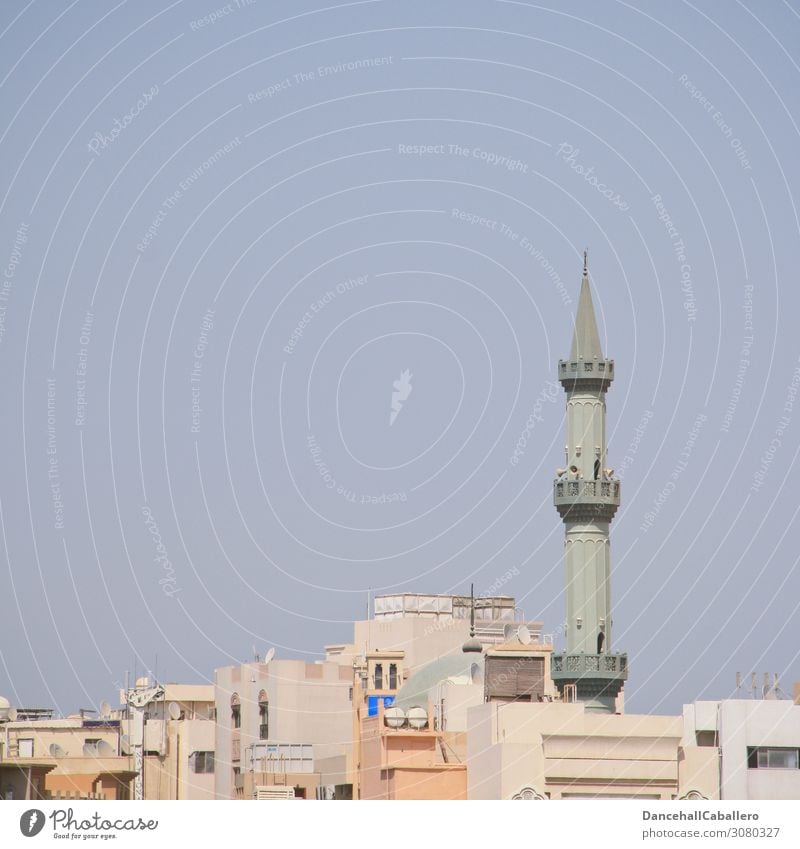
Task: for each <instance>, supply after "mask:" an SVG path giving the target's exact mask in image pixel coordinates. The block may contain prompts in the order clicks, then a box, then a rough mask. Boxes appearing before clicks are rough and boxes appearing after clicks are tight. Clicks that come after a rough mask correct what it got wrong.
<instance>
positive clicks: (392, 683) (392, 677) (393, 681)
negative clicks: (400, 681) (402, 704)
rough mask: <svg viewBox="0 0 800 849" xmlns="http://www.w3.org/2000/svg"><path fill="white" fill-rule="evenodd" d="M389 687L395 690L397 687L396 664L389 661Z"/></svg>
mask: <svg viewBox="0 0 800 849" xmlns="http://www.w3.org/2000/svg"><path fill="white" fill-rule="evenodd" d="M389 689H390V690H396V689H397V664H396V663H390V664H389Z"/></svg>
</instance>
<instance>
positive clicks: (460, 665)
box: [394, 650, 483, 710]
mask: <svg viewBox="0 0 800 849" xmlns="http://www.w3.org/2000/svg"><path fill="white" fill-rule="evenodd" d="M473 667H475V668H473ZM482 674H483V659H482V657H479V656H478V655H477V654H465V653H464V652H462V651H461V650H459V651H457V652H453V653H452V654H446V655H443V656H442V657H439V658H437V659H436V660H434V661H431V662H430V663H428V664H426V665H425V666H423V667H422V668H421V669H419V670H418V671H417V672H415V673H414V674H413V675H412V676H411V677H410V678H409V679H408V681H406V683H405V684H403V686H402V687H401V688H400V689H399V690H398V691H397V698H396V699H395V700H394V704H395V705H397V706H398V707H401V708H403V710H407V709H408V708H410V707H415V706H419V707H426V706H427V704H428V693H429V692H430V691H431V690H432V689H433V688H434V687H435V686H436V685H437V684H439V683H440V682H442V681H447V680H448V678H466V679H467V680H466V681H465V682H463V683H468V682H470V681H472V680H474V678H475V677H476V675H482Z"/></svg>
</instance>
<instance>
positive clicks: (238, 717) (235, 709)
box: [231, 693, 242, 728]
mask: <svg viewBox="0 0 800 849" xmlns="http://www.w3.org/2000/svg"><path fill="white" fill-rule="evenodd" d="M231 721H232V722H233V727H234V728H241V727H242V706H241V704H240V702H239V694H238V693H234V694H233V695H232V696H231Z"/></svg>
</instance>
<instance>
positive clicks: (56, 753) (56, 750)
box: [50, 743, 67, 758]
mask: <svg viewBox="0 0 800 849" xmlns="http://www.w3.org/2000/svg"><path fill="white" fill-rule="evenodd" d="M66 754H67V753H66V752H65V751H64V750H63V749H62V748H61V746H59V745H58V743H51V744H50V757H51V758H63V757H65V756H66Z"/></svg>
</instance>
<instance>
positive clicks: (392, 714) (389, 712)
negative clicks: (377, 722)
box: [383, 707, 406, 728]
mask: <svg viewBox="0 0 800 849" xmlns="http://www.w3.org/2000/svg"><path fill="white" fill-rule="evenodd" d="M383 721H384V722H385V723H386V724H387V725H388V726H389V728H402V727H403V726H404V725H405V724H406V714H405V711H404V710H403V708H400V707H390V708H386V712H385V713H384V715H383Z"/></svg>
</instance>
